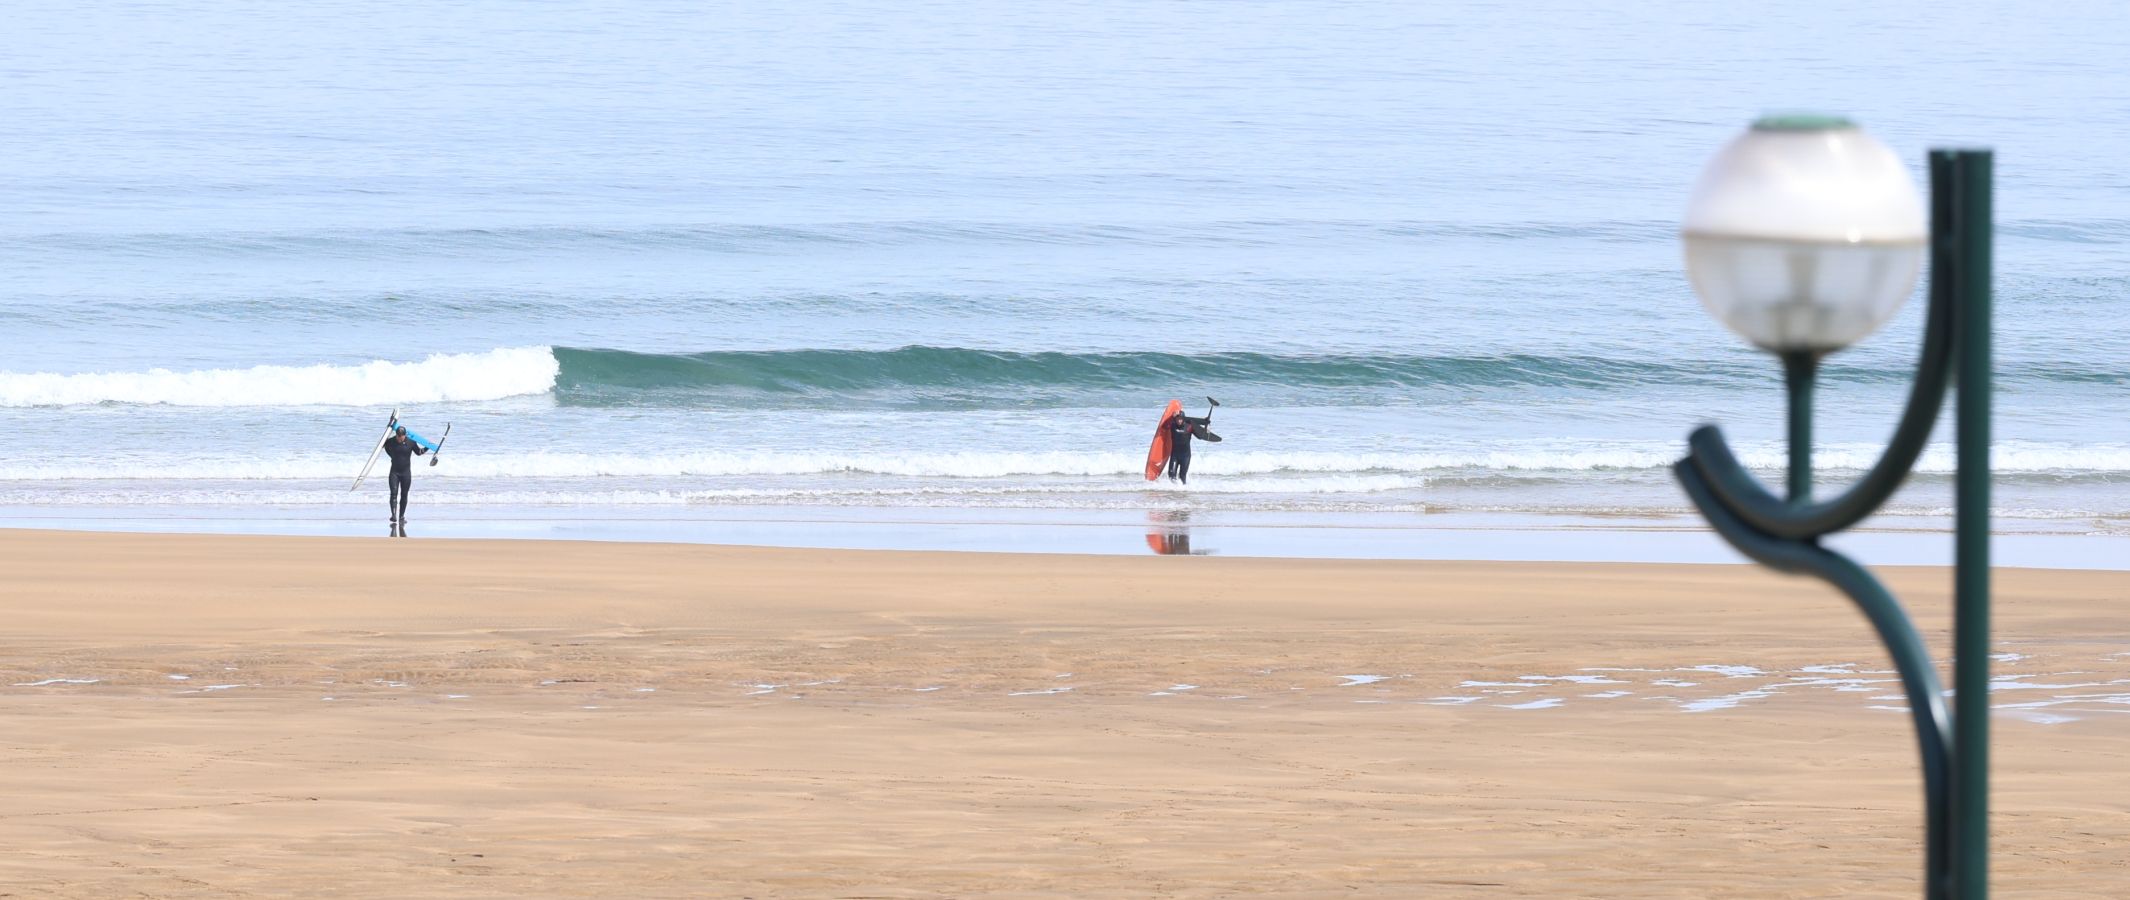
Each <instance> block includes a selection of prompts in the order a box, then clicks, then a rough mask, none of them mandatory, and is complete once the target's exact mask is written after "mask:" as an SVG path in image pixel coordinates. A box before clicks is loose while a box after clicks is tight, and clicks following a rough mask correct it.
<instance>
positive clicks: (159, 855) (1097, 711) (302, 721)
mask: <svg viewBox="0 0 2130 900" xmlns="http://www.w3.org/2000/svg"><path fill="white" fill-rule="evenodd" d="M1563 539H1564V540H1566V539H1572V538H1565V537H1564V538H1563ZM0 571H4V573H5V574H4V578H0V622H4V623H5V624H4V625H0V797H4V798H5V803H4V805H0V896H9V897H15V896H20V897H116V896H155V897H252V896H292V897H326V896H364V897H537V896H558V897H576V896H601V897H693V896H705V897H742V896H752V897H783V896H792V897H817V896H818V897H905V896H907V897H925V896H985V897H995V896H1045V897H1089V896H1126V897H1139V896H1171V895H1174V896H1211V895H1238V894H1273V895H1281V896H1339V897H1347V896H1371V897H1465V896H1470V897H1538V896H1543V897H1831V896H1844V897H1913V896H1916V895H1917V894H1918V893H1919V888H1918V879H1917V870H1918V867H1919V865H1920V852H1919V849H1918V840H1919V829H1918V808H1919V805H1920V791H1919V788H1918V786H1917V781H1916V777H1917V776H1916V767H1915V762H1914V751H1913V744H1912V740H1911V736H1910V733H1909V730H1908V724H1907V720H1906V718H1905V717H1904V716H1903V715H1902V714H1901V713H1899V712H1897V711H1892V710H1888V709H1876V708H1874V707H1888V706H1892V707H1897V706H1899V705H1900V704H1899V702H1898V701H1889V700H1885V699H1879V698H1883V697H1884V696H1885V695H1888V694H1891V693H1894V690H1893V686H1892V685H1890V684H1886V683H1882V682H1880V681H1879V679H1884V678H1887V677H1890V676H1886V675H1880V674H1873V672H1874V671H1875V670H1881V669H1884V668H1885V666H1884V665H1883V657H1882V655H1881V653H1880V652H1879V651H1878V650H1877V648H1876V645H1875V644H1874V643H1872V641H1871V640H1870V638H1869V637H1868V635H1867V633H1866V630H1865V628H1864V626H1863V623H1862V620H1861V618H1860V617H1858V616H1857V615H1856V614H1855V613H1853V612H1852V611H1850V610H1849V609H1848V608H1847V607H1846V605H1845V604H1844V603H1843V602H1842V601H1841V600H1840V599H1838V598H1837V597H1836V596H1835V595H1833V594H1832V593H1831V592H1830V591H1828V590H1827V589H1825V588H1823V587H1821V586H1819V585H1817V584H1816V583H1813V582H1810V581H1803V580H1795V579H1786V578H1782V577H1780V576H1776V575H1772V574H1769V573H1766V572H1764V571H1762V570H1759V569H1756V568H1751V567H1746V566H1683V567H1659V566H1639V565H1543V564H1513V565H1509V564H1482V563H1429V562H1350V561H1325V562H1296V561H1279V560H1250V559H1219V558H1151V557H1149V558H1095V557H1067V556H1007V555H972V554H960V555H957V554H923V553H865V552H831V551H800V550H763V549H742V548H717V547H702V546H666V545H643V544H638V545H626V544H579V543H562V542H508V541H429V542H424V541H418V540H416V541H386V540H357V539H314V538H271V537H226V536H166V535H115V534H65V533H40V532H26V531H14V532H0ZM1891 581H1892V582H1893V584H1894V586H1895V588H1896V589H1897V590H1899V591H1900V592H1901V593H1902V594H1903V596H1904V597H1906V598H1907V600H1908V602H1909V603H1910V604H1911V606H1912V607H1913V608H1915V609H1916V610H1917V611H1918V612H1919V614H1920V616H1919V617H1920V619H1921V621H1922V623H1923V625H1924V626H1925V627H1926V629H1928V632H1929V634H1930V636H1931V638H1932V641H1933V644H1934V645H1935V646H1937V647H1939V648H1941V653H1942V647H1943V645H1944V640H1943V637H1944V628H1945V625H1946V616H1945V614H1944V610H1945V607H1946V591H1945V588H1946V585H1947V577H1946V575H1945V573H1944V572H1942V571H1933V570H1906V571H1894V572H1892V573H1891ZM1998 585H1999V594H2000V598H1999V606H1998V636H1999V639H2000V640H2001V641H2002V643H2003V649H2004V651H2005V652H2006V653H2008V654H2013V655H2012V656H2008V657H2006V658H2005V660H2004V661H2003V662H2002V663H2001V664H2000V665H1999V667H1998V671H1999V673H2000V675H2001V676H2003V677H2005V678H2006V679H2007V683H2008V684H2012V685H2025V686H2026V687H2024V688H2023V689H2022V688H2018V687H2014V688H2012V689H2007V690H2004V691H2002V692H2001V693H2000V697H2001V698H2002V699H2001V700H2000V702H2004V703H2014V702H2020V703H2044V704H2049V705H2046V706H2025V707H2022V708H2019V709H2008V710H2006V711H2005V712H2004V713H2002V714H2000V716H1999V718H1998V724H1997V738H1998V739H1997V742H1996V758H1997V768H1996V771H1997V782H1996V783H1997V790H1996V795H1995V798H1996V799H1995V802H1996V808H1997V811H1998V815H1997V817H1996V819H1995V825H1996V833H1997V835H1998V838H1997V848H1998V853H1997V856H1996V872H1997V876H1996V886H1997V891H1998V893H1999V895H2000V896H2006V897H2102V896H2120V895H2122V894H2123V893H2124V892H2125V891H2126V890H2130V889H2126V888H2125V885H2130V867H2126V862H2130V841H2126V838H2130V778H2126V777H2125V770H2126V767H2130V742H2126V741H2125V738H2126V737H2130V716H2126V715H2123V713H2124V712H2126V711H2130V617H2126V615H2125V613H2126V611H2130V607H2126V606H2125V602H2124V600H2125V595H2126V594H2130V574H2122V573H2087V572H2043V571H2016V570H2010V571H2003V572H2000V573H1999V577H1998ZM1694 667H1753V669H1755V670H1758V671H1752V670H1748V669H1745V668H1694ZM1808 667H1819V668H1816V669H1808ZM1347 676H1380V680H1369V679H1367V678H1349V677H1347ZM1526 676H1573V677H1572V678H1558V677H1555V678H1548V679H1541V678H1531V677H1526ZM55 679H57V680H55ZM2117 679H2126V681H2125V682H2123V683H2111V682H2115V681H2116V680H2117ZM92 680H93V681H92ZM1473 682H1476V684H1474V683H1473ZM1667 682H1668V683H1667ZM2049 685H2059V686H2055V687H2051V686H2049ZM1620 692H1626V693H1620ZM1465 698H1470V699H1465ZM2065 698H2068V699H2065ZM1518 707H1521V708H1518ZM1691 709H1702V710H1704V711H1700V712H1692V711H1689V710H1691Z"/></svg>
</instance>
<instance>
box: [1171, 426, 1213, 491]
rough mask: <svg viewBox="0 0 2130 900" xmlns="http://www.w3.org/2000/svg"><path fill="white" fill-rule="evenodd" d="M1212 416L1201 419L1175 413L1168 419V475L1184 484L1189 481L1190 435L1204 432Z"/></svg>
mask: <svg viewBox="0 0 2130 900" xmlns="http://www.w3.org/2000/svg"><path fill="white" fill-rule="evenodd" d="M1212 422H1213V417H1212V416H1206V417H1205V418H1203V419H1201V418H1198V417H1197V416H1186V415H1184V414H1182V413H1177V414H1176V416H1175V418H1172V419H1170V420H1169V477H1170V478H1173V479H1175V480H1177V481H1180V482H1183V483H1184V484H1190V483H1191V437H1192V436H1193V435H1203V434H1205V430H1206V426H1207V425H1210V424H1212Z"/></svg>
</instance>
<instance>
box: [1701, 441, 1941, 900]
mask: <svg viewBox="0 0 2130 900" xmlns="http://www.w3.org/2000/svg"><path fill="white" fill-rule="evenodd" d="M1672 471H1673V472H1674V473H1675V474H1676V475H1677V476H1678V479H1679V485H1680V486H1681V487H1683V488H1685V489H1686V495H1687V497H1688V498H1690V499H1692V500H1693V503H1694V506H1696V507H1698V508H1699V509H1700V510H1701V514H1702V515H1704V516H1707V517H1708V522H1709V525H1711V526H1713V527H1714V528H1715V530H1716V533H1717V534H1720V535H1722V536H1723V539H1724V540H1726V541H1729V542H1730V544H1731V546H1733V547H1736V548H1738V551H1739V552H1740V553H1743V554H1745V555H1746V556H1748V557H1751V558H1752V559H1753V560H1754V561H1755V562H1758V563H1760V564H1762V565H1765V566H1768V567H1769V568H1772V569H1775V570H1777V571H1781V572H1790V573H1795V574H1803V575H1812V576H1815V577H1818V578H1819V579H1821V580H1823V581H1826V582H1827V583H1829V584H1831V585H1833V586H1835V587H1836V588H1839V589H1840V590H1841V591H1842V593H1844V594H1847V595H1848V596H1849V599H1850V601H1851V602H1854V603H1855V604H1856V607H1857V609H1859V610H1861V611H1862V612H1863V613H1864V617H1865V618H1866V619H1869V620H1870V622H1871V627H1872V629H1873V630H1874V631H1876V632H1877V633H1878V637H1879V642H1880V643H1882V644H1884V645H1885V646H1886V651H1887V653H1888V654H1889V655H1891V656H1892V657H1893V666H1894V669H1895V670H1897V671H1898V672H1899V673H1900V676H1901V685H1902V687H1903V689H1904V691H1905V693H1906V696H1907V698H1908V709H1909V715H1910V718H1911V719H1913V720H1914V723H1915V732H1916V745H1917V750H1918V752H1919V753H1920V754H1921V756H1922V761H1923V823H1924V835H1925V838H1924V845H1925V847H1926V852H1925V856H1924V880H1925V885H1926V891H1925V896H1926V897H1928V898H1932V900H1937V898H1941V897H1945V896H1948V893H1947V891H1948V888H1947V885H1948V884H1949V883H1950V865H1951V853H1950V846H1949V841H1950V839H1951V837H1950V836H1951V830H1950V827H1949V826H1950V819H1949V813H1950V809H1951V804H1950V793H1951V786H1952V762H1951V756H1952V752H1951V748H1952V729H1951V726H1950V717H1949V716H1947V714H1946V710H1945V691H1944V690H1943V689H1942V688H1941V687H1940V686H1939V683H1938V669H1937V666H1936V665H1935V664H1933V663H1932V662H1931V660H1930V650H1929V648H1927V647H1925V646H1924V644H1923V638H1922V636H1921V635H1918V634H1917V633H1916V630H1915V625H1914V624H1913V623H1911V622H1910V621H1909V620H1908V616H1907V615H1906V614H1905V613H1903V612H1902V611H1901V605H1900V603H1899V602H1898V601H1896V600H1894V599H1893V595H1892V594H1890V593H1888V592H1887V591H1886V587H1885V586H1884V585H1882V584H1880V583H1879V581H1878V579H1876V578H1873V577H1871V573H1870V572H1869V571H1866V570H1865V569H1864V567H1863V566H1860V565H1857V563H1856V561H1855V560H1852V559H1850V558H1848V557H1846V556H1843V555H1841V554H1839V553H1836V552H1834V551H1832V550H1828V549H1826V548H1824V547H1821V546H1819V545H1818V544H1817V543H1815V542H1813V541H1811V540H1807V539H1799V538H1782V537H1777V536H1774V535H1770V534H1767V533H1764V532H1761V531H1759V530H1757V529H1755V528H1753V527H1752V526H1751V525H1750V524H1748V523H1746V522H1745V521H1744V520H1743V519H1741V518H1740V517H1739V516H1737V515H1735V511H1734V510H1732V509H1731V508H1730V507H1729V506H1726V505H1725V504H1724V502H1723V500H1722V498H1721V496H1720V495H1718V494H1717V493H1716V492H1715V491H1713V490H1712V489H1711V485H1710V483H1709V482H1708V481H1707V480H1706V479H1704V478H1703V477H1702V474H1701V472H1700V471H1699V470H1698V469H1697V468H1696V467H1695V466H1694V465H1692V464H1691V463H1689V462H1688V461H1686V460H1680V461H1679V462H1678V463H1675V464H1674V465H1673V466H1672Z"/></svg>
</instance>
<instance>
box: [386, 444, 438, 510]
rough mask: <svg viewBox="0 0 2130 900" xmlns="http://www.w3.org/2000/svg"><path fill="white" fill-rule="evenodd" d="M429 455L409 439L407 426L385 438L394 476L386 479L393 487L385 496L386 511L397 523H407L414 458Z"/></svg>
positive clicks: (412, 483)
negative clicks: (408, 493)
mask: <svg viewBox="0 0 2130 900" xmlns="http://www.w3.org/2000/svg"><path fill="white" fill-rule="evenodd" d="M428 453H429V451H427V450H424V449H422V445H420V444H417V443H415V442H414V441H412V440H409V439H408V438H407V426H405V425H401V426H399V427H398V428H397V429H395V430H394V431H393V433H392V436H391V437H388V438H385V455H386V456H389V457H392V474H391V475H390V476H388V477H386V479H385V483H386V484H389V485H391V492H390V493H388V494H386V495H385V511H387V512H390V513H392V521H393V522H395V523H398V522H405V521H407V492H408V491H409V490H411V489H413V487H414V458H415V457H417V456H425V455H427V454H428Z"/></svg>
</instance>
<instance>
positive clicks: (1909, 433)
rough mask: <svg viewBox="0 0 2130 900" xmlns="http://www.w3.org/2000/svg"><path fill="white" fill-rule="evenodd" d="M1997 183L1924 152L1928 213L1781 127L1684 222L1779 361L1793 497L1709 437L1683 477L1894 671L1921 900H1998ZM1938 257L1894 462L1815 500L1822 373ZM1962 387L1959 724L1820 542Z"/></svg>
mask: <svg viewBox="0 0 2130 900" xmlns="http://www.w3.org/2000/svg"><path fill="white" fill-rule="evenodd" d="M1990 174H1991V155H1990V151H1988V150H1933V151H1931V153H1930V183H1931V190H1930V201H1931V202H1930V215H1929V222H1928V228H1927V230H1926V228H1925V227H1924V226H1925V221H1924V216H1923V207H1922V204H1921V202H1920V201H1919V199H1918V197H1917V195H1916V190H1915V187H1914V186H1913V185H1912V184H1911V183H1910V182H1909V179H1908V174H1907V172H1906V170H1905V169H1904V168H1903V167H1902V166H1901V162H1900V159H1899V158H1898V157H1896V156H1895V155H1894V154H1893V152H1892V151H1891V150H1889V149H1887V148H1886V145H1884V144H1882V143H1879V142H1878V141H1877V140H1876V139H1874V138H1872V137H1871V136H1870V135H1867V134H1865V133H1864V132H1863V130H1862V129H1859V128H1858V127H1856V125H1855V124H1854V123H1852V122H1849V121H1848V120H1846V119H1840V118H1834V117H1828V116H1798V115H1792V116H1771V117H1768V118H1764V119H1761V120H1760V121H1758V122H1755V123H1754V124H1753V127H1752V128H1751V129H1750V130H1748V131H1747V132H1746V133H1745V134H1743V135H1741V136H1739V137H1738V138H1737V139H1736V140H1733V141H1732V142H1731V144H1730V145H1729V146H1728V147H1725V148H1724V149H1723V151H1722V152H1721V153H1719V154H1718V155H1717V156H1716V158H1715V159H1714V160H1712V161H1711V162H1710V163H1709V166H1708V168H1707V169H1706V170H1705V171H1703V172H1702V174H1701V180H1700V182H1699V183H1698V184H1697V185H1696V186H1695V189H1694V195H1693V199H1692V200H1691V202H1690V203H1689V204H1688V207H1687V214H1686V223H1685V229H1684V238H1685V244H1686V268H1687V273H1688V277H1689V280H1691V281H1692V282H1693V286H1694V291H1695V293H1697V294H1699V295H1700V297H1701V302H1702V305H1704V306H1706V307H1707V308H1708V310H1709V312H1710V313H1711V314H1713V315H1715V316H1716V318H1717V319H1719V320H1720V321H1722V322H1723V323H1724V324H1725V325H1727V326H1729V327H1730V329H1731V330H1732V331H1735V332H1737V333H1738V334H1739V335H1740V336H1742V337H1744V338H1745V339H1746V340H1748V341H1751V342H1752V343H1754V344H1755V345H1758V346H1759V347H1761V348H1763V349H1765V350H1768V351H1770V352H1772V353H1774V354H1776V355H1777V356H1778V357H1780V358H1781V359H1782V362H1783V371H1784V381H1785V385H1786V387H1787V391H1788V395H1789V479H1788V497H1787V498H1780V499H1779V498H1777V497H1776V496H1775V495H1774V494H1772V493H1770V492H1769V491H1768V490H1767V488H1765V487H1763V486H1762V485H1761V484H1760V482H1759V480H1758V479H1756V478H1754V477H1753V476H1752V475H1751V474H1750V473H1748V472H1747V471H1746V470H1745V468H1744V467H1743V466H1741V465H1739V463H1738V458H1737V456H1736V455H1735V454H1733V453H1732V452H1731V449H1730V446H1729V445H1728V444H1727V443H1726V442H1725V441H1724V438H1723V433H1722V431H1721V430H1719V429H1717V428H1716V427H1715V426H1712V425H1704V426H1702V427H1700V428H1698V429H1695V430H1694V432H1693V434H1692V435H1691V436H1690V437H1689V438H1688V439H1687V446H1688V452H1687V455H1686V458H1685V459H1682V460H1680V461H1679V462H1678V463H1677V464H1675V465H1674V466H1673V467H1672V471H1673V473H1674V474H1675V475H1676V476H1677V477H1678V479H1679V484H1680V486H1681V487H1682V488H1684V489H1685V491H1686V494H1687V497H1688V498H1689V499H1691V500H1692V501H1693V503H1694V506H1695V507H1697V508H1699V509H1700V510H1701V513H1702V515H1704V516H1706V517H1707V518H1708V521H1709V524H1710V525H1711V526H1712V527H1713V528H1714V529H1715V530H1716V532H1717V533H1718V534H1721V535H1722V536H1723V537H1724V539H1725V540H1727V541H1729V542H1730V544H1731V545H1732V546H1733V547H1736V548H1737V549H1738V550H1739V551H1740V552H1741V553H1744V554H1745V555H1746V556H1748V557H1750V558H1752V559H1754V560H1756V561H1758V562H1761V563H1763V564H1765V565H1768V566H1770V567H1772V568H1774V569H1777V570H1779V571H1784V572H1794V573H1800V574H1808V575H1814V576H1817V577H1819V578H1821V579H1824V580H1826V581H1827V582H1829V583H1830V584H1832V585H1834V586H1835V587H1837V588H1839V589H1841V590H1842V592H1843V593H1845V594H1847V595H1848V596H1849V598H1850V599H1851V600H1852V601H1854V602H1855V603H1856V605H1857V608H1858V609H1859V610H1861V611H1862V612H1863V613H1864V615H1865V618H1867V619H1869V620H1870V622H1871V626H1872V628H1873V630H1874V631H1875V632H1876V633H1877V634H1878V637H1879V640H1880V642H1881V643H1883V644H1885V646H1886V649H1887V652H1888V653H1889V654H1890V655H1891V656H1892V658H1893V662H1894V668H1895V669H1896V670H1898V671H1899V673H1900V676H1901V685H1902V689H1903V691H1904V693H1905V694H1906V696H1907V699H1908V707H1909V710H1910V714H1911V717H1912V718H1913V719H1914V723H1915V730H1916V742H1917V745H1918V748H1919V750H1920V753H1921V756H1922V766H1923V796H1924V812H1923V818H1924V833H1925V852H1924V896H1925V897H1926V898H1929V900H1950V898H1957V900H1983V898H1986V897H1987V896H1988V893H1989V868H1988V837H1989V832H1988V815H1989V796H1988V790H1989V572H1990V569H1989V440H1990V436H1989V420H1990V408H1989V397H1990V346H1989V330H1990V324H1989V317H1990V292H1989V273H1990ZM1926 254H1927V255H1928V256H1929V257H1930V290H1929V298H1930V300H1929V302H1930V308H1929V310H1928V315H1927V317H1926V319H1925V323H1924V327H1923V348H1922V353H1921V358H1920V360H1919V361H1918V363H1917V372H1916V378H1915V381H1914V383H1913V385H1912V386H1911V387H1910V390H1909V396H1908V404H1907V407H1906V409H1905V410H1904V411H1903V412H1902V414H1901V418H1900V421H1899V422H1898V423H1897V424H1896V425H1895V427H1894V430H1893V436H1892V437H1891V439H1889V440H1888V442H1887V447H1886V451H1885V454H1884V455H1883V456H1881V457H1880V458H1879V461H1878V462H1877V463H1876V464H1875V465H1873V466H1872V467H1871V469H1870V470H1869V471H1867V472H1865V473H1864V475H1863V477H1861V478H1859V479H1858V480H1857V481H1856V483H1854V484H1852V485H1851V486H1850V487H1849V488H1848V489H1847V490H1846V491H1844V492H1843V493H1842V494H1841V495H1840V496H1838V497H1836V498H1834V499H1832V500H1827V501H1823V502H1814V501H1813V500H1812V386H1813V380H1814V377H1815V375H1816V374H1817V371H1818V367H1819V360H1820V358H1821V357H1823V356H1825V355H1827V354H1829V353H1833V352H1835V351H1838V350H1840V349H1842V348H1843V347H1846V346H1848V345H1849V344H1851V343H1854V342H1855V341H1857V340H1859V339H1861V338H1863V337H1864V336H1866V335H1868V334H1870V333H1871V332H1872V331H1874V330H1876V329H1877V328H1878V327H1879V326H1880V325H1883V324H1885V322H1886V320H1887V319H1890V318H1892V317H1893V314H1894V313H1895V312H1897V311H1898V310H1899V309H1900V305H1901V303H1902V302H1903V301H1904V300H1906V299H1907V297H1908V294H1909V293H1910V291H1911V290H1912V289H1913V288H1914V286H1915V281H1916V276H1917V273H1918V271H1919V270H1920V269H1921V266H1922V262H1923V257H1924V256H1925V255H1926ZM1956 382H1957V384H1958V387H1959V402H1958V405H1957V427H1956V430H1957V435H1956V444H1957V474H1956V475H1955V482H1954V491H1955V496H1954V522H1953V532H1954V545H1953V551H1954V576H1953V581H1954V584H1953V597H1954V615H1955V620H1954V629H1953V631H1954V634H1953V659H1954V668H1953V686H1954V689H1955V690H1954V701H1953V702H1954V710H1953V713H1952V714H1951V715H1948V714H1947V712H1946V709H1945V701H1944V696H1945V692H1944V691H1943V690H1941V689H1940V688H1939V682H1938V672H1937V667H1936V665H1935V664H1934V663H1933V662H1932V661H1931V659H1930V653H1929V650H1928V649H1927V648H1926V647H1925V646H1924V644H1923V640H1922V638H1921V637H1920V636H1919V635H1918V634H1917V633H1916V629H1915V625H1914V623H1913V622H1911V621H1910V620H1909V618H1908V615H1907V612H1906V611H1905V610H1903V609H1902V608H1901V605H1900V603H1899V602H1898V601H1896V600H1895V599H1894V598H1893V595H1892V594H1890V593H1888V592H1887V590H1886V588H1885V586H1884V585H1881V584H1880V583H1879V581H1878V579H1876V578H1874V577H1872V575H1871V573H1870V572H1869V571H1868V570H1866V569H1865V568H1864V567H1863V566H1861V565H1859V564H1857V563H1856V562H1855V561H1854V560H1851V559H1849V558H1848V557H1846V556H1843V555H1841V554H1839V553H1835V552H1834V551H1832V550H1829V549H1827V548H1825V547H1823V546H1821V545H1820V539H1821V538H1823V537H1825V536H1827V535H1829V534H1833V533H1835V532H1838V531H1841V530H1843V529H1846V528H1849V527H1850V526H1852V525H1855V524H1856V523H1857V522H1860V521H1862V520H1863V519H1864V517H1865V516H1868V515H1870V514H1871V513H1872V512H1874V511H1876V510H1877V509H1878V508H1879V506H1881V505H1882V504H1884V503H1885V502H1886V500H1887V498H1888V497H1891V496H1892V495H1893V492H1894V490H1895V489H1896V488H1898V487H1900V484H1901V482H1902V481H1903V480H1904V479H1906V478H1907V477H1908V473H1909V472H1910V471H1912V470H1913V469H1914V468H1915V462H1916V458H1917V457H1918V456H1919V455H1921V454H1922V452H1923V446H1924V444H1925V443H1926V442H1928V441H1929V439H1930V432H1931V428H1932V426H1933V425H1935V424H1936V422H1937V418H1938V411H1939V410H1940V408H1942V407H1943V405H1944V401H1945V392H1946V390H1947V389H1948V388H1949V387H1951V386H1952V385H1953V384H1954V383H1956Z"/></svg>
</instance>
